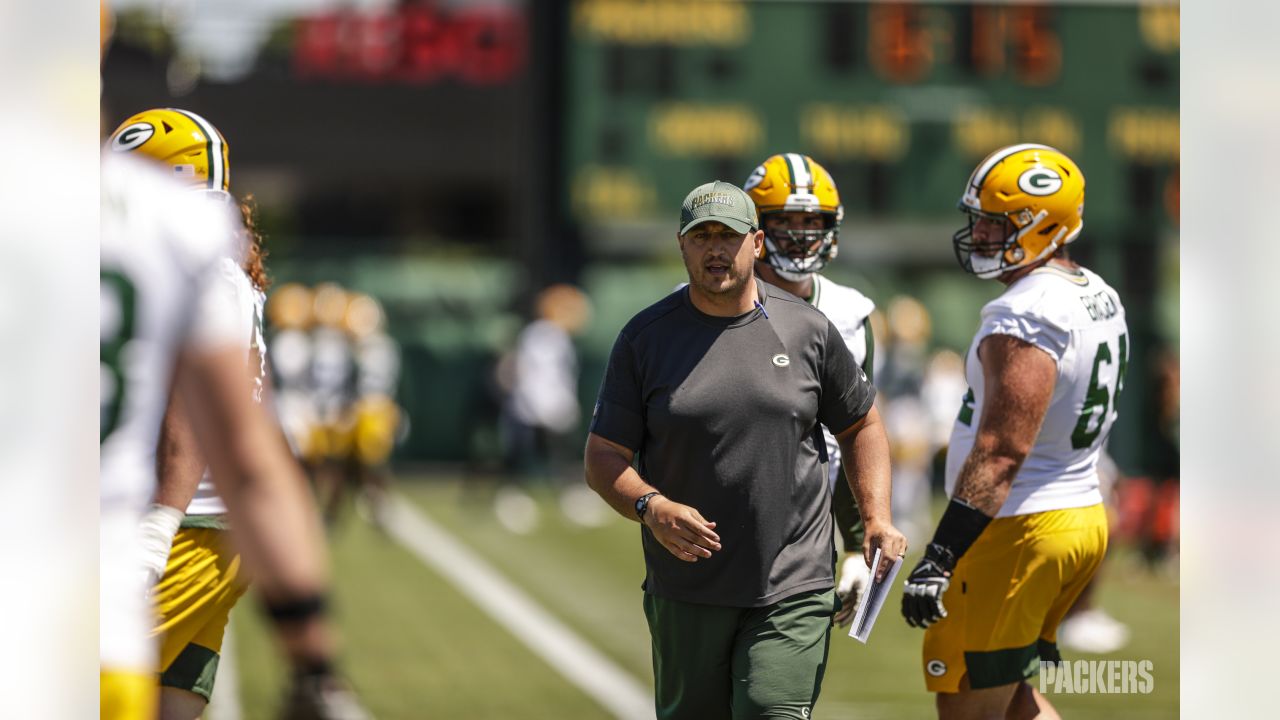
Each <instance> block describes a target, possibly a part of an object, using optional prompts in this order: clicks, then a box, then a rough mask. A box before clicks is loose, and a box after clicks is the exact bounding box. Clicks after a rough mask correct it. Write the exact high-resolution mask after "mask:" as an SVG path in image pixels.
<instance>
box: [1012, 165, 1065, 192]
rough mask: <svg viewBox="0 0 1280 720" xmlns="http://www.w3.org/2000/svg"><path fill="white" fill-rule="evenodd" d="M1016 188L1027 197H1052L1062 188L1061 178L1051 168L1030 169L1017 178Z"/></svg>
mask: <svg viewBox="0 0 1280 720" xmlns="http://www.w3.org/2000/svg"><path fill="white" fill-rule="evenodd" d="M1018 188H1019V189H1020V190H1022V192H1024V193H1026V194H1028V195H1052V194H1054V193H1056V192H1058V190H1060V189H1061V188H1062V176H1061V175H1059V174H1058V171H1057V170H1053V169H1052V168H1047V167H1036V168H1031V169H1030V170H1027V171H1026V172H1024V173H1022V175H1020V176H1018Z"/></svg>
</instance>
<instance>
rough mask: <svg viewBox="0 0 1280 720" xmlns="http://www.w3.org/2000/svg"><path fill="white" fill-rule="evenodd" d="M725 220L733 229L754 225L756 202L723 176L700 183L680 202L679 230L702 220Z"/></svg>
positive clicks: (747, 229) (751, 227)
mask: <svg viewBox="0 0 1280 720" xmlns="http://www.w3.org/2000/svg"><path fill="white" fill-rule="evenodd" d="M712 220H714V221H715V222H720V223H724V224H725V225H728V226H729V227H731V228H733V230H734V231H735V232H740V233H748V232H751V231H752V230H755V229H756V204H755V203H754V202H752V201H751V196H750V195H747V193H746V191H745V190H743V189H742V188H740V187H738V186H737V185H734V184H733V183H727V182H725V181H723V180H716V181H715V182H709V183H706V184H704V185H699V186H698V187H696V188H694V189H693V192H691V193H689V194H688V195H687V196H686V197H685V199H684V204H683V205H681V206H680V234H681V235H684V234H685V233H687V232H689V230H690V229H691V228H693V226H694V225H698V224H700V223H704V222H710V221H712Z"/></svg>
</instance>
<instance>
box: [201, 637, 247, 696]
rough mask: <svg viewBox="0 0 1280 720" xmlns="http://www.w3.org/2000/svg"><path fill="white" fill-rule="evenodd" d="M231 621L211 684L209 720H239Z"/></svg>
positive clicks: (234, 642)
mask: <svg viewBox="0 0 1280 720" xmlns="http://www.w3.org/2000/svg"><path fill="white" fill-rule="evenodd" d="M232 625H233V621H228V622H227V630H226V632H225V633H224V634H223V638H222V657H221V659H219V660H218V680H217V682H215V683H214V684H213V697H212V698H211V699H210V700H209V709H208V711H207V714H206V716H207V717H208V718H209V720H240V718H241V713H240V675H239V672H238V671H239V669H240V663H239V662H238V659H237V658H236V640H235V628H234V627H233V626H232Z"/></svg>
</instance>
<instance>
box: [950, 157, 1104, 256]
mask: <svg viewBox="0 0 1280 720" xmlns="http://www.w3.org/2000/svg"><path fill="white" fill-rule="evenodd" d="M960 209H961V210H963V211H965V212H967V213H969V214H970V215H974V214H977V215H985V216H988V217H1003V218H1007V219H1008V221H1009V223H1010V225H1011V227H1012V228H1013V230H1014V232H1013V234H1012V235H1010V237H1009V239H1008V243H1007V245H1006V247H1005V250H1004V255H1003V258H1002V260H1003V261H1002V263H1001V264H1000V267H999V268H996V269H992V270H989V271H985V272H977V273H975V274H977V275H979V276H980V277H996V276H998V275H1000V274H1001V273H1003V272H1007V271H1008V270H1010V269H1012V268H1016V267H1021V266H1023V265H1030V264H1032V263H1035V262H1039V261H1040V260H1042V259H1044V258H1045V257H1047V256H1048V255H1051V254H1052V253H1053V252H1054V251H1055V250H1056V249H1057V248H1059V247H1062V246H1063V245H1066V244H1067V243H1070V242H1072V241H1074V240H1075V239H1076V238H1077V237H1079V236H1080V231H1081V230H1082V229H1083V228H1084V173H1083V172H1081V171H1080V168H1079V167H1078V166H1077V165H1076V164H1075V162H1074V161H1072V160H1071V158H1069V157H1067V156H1066V155H1064V154H1063V153H1062V152H1061V151H1059V150H1056V149H1054V148H1051V147H1049V146H1048V145H1036V144H1032V143H1024V144H1021V145H1010V146H1008V147H1004V148H1000V149H999V150H997V151H995V152H993V153H991V154H990V155H988V156H987V157H986V158H985V159H984V160H983V161H982V162H981V163H979V164H978V167H977V168H975V169H974V171H973V173H972V174H971V175H970V176H969V181H968V183H967V184H966V185H965V189H964V194H963V195H962V196H961V198H960Z"/></svg>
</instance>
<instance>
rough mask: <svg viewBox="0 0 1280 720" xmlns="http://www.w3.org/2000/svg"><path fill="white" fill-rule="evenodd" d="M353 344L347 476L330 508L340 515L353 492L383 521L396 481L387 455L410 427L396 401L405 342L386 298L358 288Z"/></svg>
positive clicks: (351, 318) (353, 299) (352, 306)
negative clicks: (391, 323) (389, 321)
mask: <svg viewBox="0 0 1280 720" xmlns="http://www.w3.org/2000/svg"><path fill="white" fill-rule="evenodd" d="M343 326H344V327H345V329H346V331H347V336H348V338H349V341H350V343H351V347H352V356H353V358H354V366H355V392H354V395H353V404H352V406H351V409H350V417H351V434H352V437H351V442H350V444H349V449H348V452H347V456H346V462H345V464H344V471H345V472H344V476H345V480H346V481H345V482H343V483H340V484H339V485H338V486H337V487H335V488H333V495H332V496H331V497H330V498H328V500H327V505H326V513H327V515H328V516H329V517H330V518H333V517H334V516H336V514H337V513H338V511H339V508H340V507H341V505H342V503H343V499H344V497H345V496H346V494H347V493H348V492H354V493H356V494H357V495H358V496H359V497H363V498H364V499H365V501H367V503H368V507H369V512H370V516H371V518H372V519H373V521H374V523H375V524H376V525H378V526H381V525H382V521H383V509H384V506H385V500H386V495H387V491H388V488H389V485H390V481H391V473H390V471H389V469H388V467H387V461H388V460H389V459H390V457H391V451H392V449H393V448H394V447H395V444H396V440H397V438H398V437H402V436H403V431H404V430H405V427H404V424H405V419H404V413H403V411H402V410H401V408H400V405H399V404H397V403H396V393H397V391H398V389H399V386H400V346H399V345H398V344H397V343H396V341H395V340H393V339H392V338H391V336H390V335H388V334H387V333H386V330H385V326H386V314H385V312H384V311H383V309H382V304H381V303H379V302H378V301H377V300H376V299H374V298H373V297H371V296H369V295H365V294H363V293H354V294H352V295H351V296H350V302H348V303H347V309H346V313H345V314H344V315H343Z"/></svg>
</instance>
